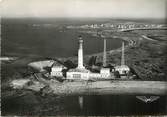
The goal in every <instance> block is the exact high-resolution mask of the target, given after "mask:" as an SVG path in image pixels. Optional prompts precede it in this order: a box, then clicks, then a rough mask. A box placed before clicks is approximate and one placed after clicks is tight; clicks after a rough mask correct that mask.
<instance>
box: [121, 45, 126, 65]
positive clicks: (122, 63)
mask: <svg viewBox="0 0 167 117" xmlns="http://www.w3.org/2000/svg"><path fill="white" fill-rule="evenodd" d="M121 65H125V58H124V42H122V57H121Z"/></svg>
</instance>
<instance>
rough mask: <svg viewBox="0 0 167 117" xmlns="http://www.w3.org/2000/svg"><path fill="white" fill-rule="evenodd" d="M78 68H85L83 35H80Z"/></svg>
mask: <svg viewBox="0 0 167 117" xmlns="http://www.w3.org/2000/svg"><path fill="white" fill-rule="evenodd" d="M77 68H78V69H85V67H84V66H83V40H82V37H81V36H79V49H78V67H77Z"/></svg>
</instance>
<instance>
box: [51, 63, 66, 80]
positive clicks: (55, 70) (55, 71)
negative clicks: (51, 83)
mask: <svg viewBox="0 0 167 117" xmlns="http://www.w3.org/2000/svg"><path fill="white" fill-rule="evenodd" d="M63 69H67V68H66V67H65V66H63V65H62V64H60V63H58V62H55V63H54V64H53V65H52V68H51V73H50V75H51V76H55V77H63V72H62V70H63Z"/></svg>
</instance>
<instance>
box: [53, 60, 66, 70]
mask: <svg viewBox="0 0 167 117" xmlns="http://www.w3.org/2000/svg"><path fill="white" fill-rule="evenodd" d="M52 67H63V68H66V67H65V66H64V65H63V64H61V63H59V62H57V61H54V63H53V64H52Z"/></svg>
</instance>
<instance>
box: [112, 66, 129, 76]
mask: <svg viewBox="0 0 167 117" xmlns="http://www.w3.org/2000/svg"><path fill="white" fill-rule="evenodd" d="M115 71H118V72H119V74H120V75H126V74H128V73H129V71H130V69H129V67H128V66H127V65H121V66H116V67H115Z"/></svg>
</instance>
